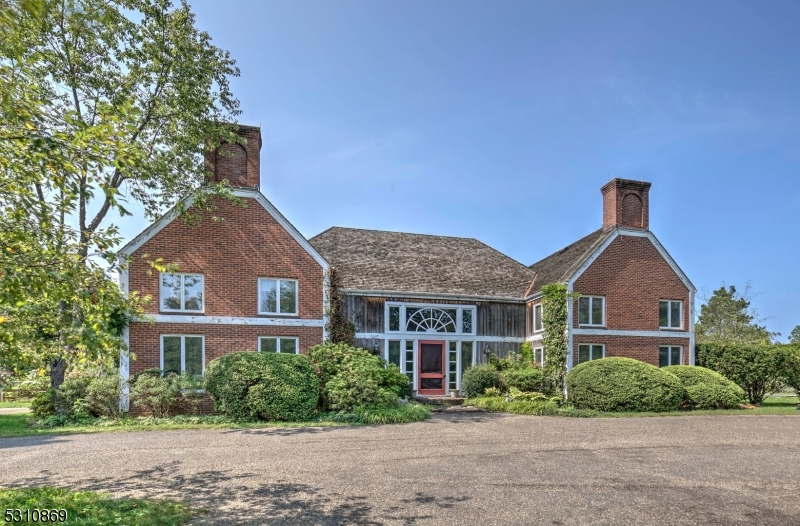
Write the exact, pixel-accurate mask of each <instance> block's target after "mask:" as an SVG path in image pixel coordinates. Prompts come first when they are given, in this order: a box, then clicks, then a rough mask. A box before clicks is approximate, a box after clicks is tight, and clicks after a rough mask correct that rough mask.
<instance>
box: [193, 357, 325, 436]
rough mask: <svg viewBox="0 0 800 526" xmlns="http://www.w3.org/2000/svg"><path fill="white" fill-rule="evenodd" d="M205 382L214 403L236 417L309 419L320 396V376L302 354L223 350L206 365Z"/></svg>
mask: <svg viewBox="0 0 800 526" xmlns="http://www.w3.org/2000/svg"><path fill="white" fill-rule="evenodd" d="M205 386H206V390H207V391H208V392H209V393H211V398H212V399H213V400H214V407H216V409H217V410H218V411H220V412H221V413H224V414H226V415H228V416H230V417H232V418H235V419H237V420H252V419H258V420H289V421H301V420H309V419H311V418H312V417H313V416H314V414H315V410H316V407H317V402H318V400H319V380H317V375H316V372H315V371H314V367H313V366H312V365H311V362H310V361H309V359H308V357H307V356H305V355H302V354H286V353H261V352H252V351H243V352H236V353H231V354H226V355H224V356H221V357H219V358H215V359H214V360H211V362H210V363H209V364H208V366H207V367H206V372H205Z"/></svg>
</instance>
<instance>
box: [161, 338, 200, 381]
mask: <svg viewBox="0 0 800 526" xmlns="http://www.w3.org/2000/svg"><path fill="white" fill-rule="evenodd" d="M203 363H204V360H203V337H202V336H167V335H165V336H161V370H162V371H163V372H164V374H168V373H175V374H181V373H183V372H186V373H188V374H193V375H195V376H201V375H202V374H203Z"/></svg>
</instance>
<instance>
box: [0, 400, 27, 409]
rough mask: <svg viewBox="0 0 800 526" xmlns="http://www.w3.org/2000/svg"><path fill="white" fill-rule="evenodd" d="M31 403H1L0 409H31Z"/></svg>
mask: <svg viewBox="0 0 800 526" xmlns="http://www.w3.org/2000/svg"><path fill="white" fill-rule="evenodd" d="M30 406H31V403H30V402H0V409H6V408H17V407H30Z"/></svg>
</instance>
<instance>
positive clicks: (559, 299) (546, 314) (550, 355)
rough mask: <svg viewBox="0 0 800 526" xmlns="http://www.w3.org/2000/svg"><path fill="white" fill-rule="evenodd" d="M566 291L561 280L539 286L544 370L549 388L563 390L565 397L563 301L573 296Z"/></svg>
mask: <svg viewBox="0 0 800 526" xmlns="http://www.w3.org/2000/svg"><path fill="white" fill-rule="evenodd" d="M577 296H578V294H576V293H569V292H567V286H566V285H565V284H564V283H550V284H549V285H545V286H544V287H542V322H543V324H544V336H543V339H542V344H543V346H544V355H545V362H544V370H545V375H547V376H548V377H549V378H550V381H551V382H552V385H553V387H554V388H555V389H556V390H557V391H558V392H560V393H563V396H564V399H565V400H566V377H567V356H568V355H569V347H568V340H567V301H571V300H572V299H573V298H575V297H577Z"/></svg>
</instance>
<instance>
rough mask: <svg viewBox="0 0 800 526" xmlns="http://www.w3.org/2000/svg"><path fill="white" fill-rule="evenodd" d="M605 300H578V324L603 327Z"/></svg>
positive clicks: (592, 297) (594, 297)
mask: <svg viewBox="0 0 800 526" xmlns="http://www.w3.org/2000/svg"><path fill="white" fill-rule="evenodd" d="M605 300H606V299H605V298H604V297H602V296H581V297H580V298H578V324H580V325H605V310H606V309H605Z"/></svg>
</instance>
